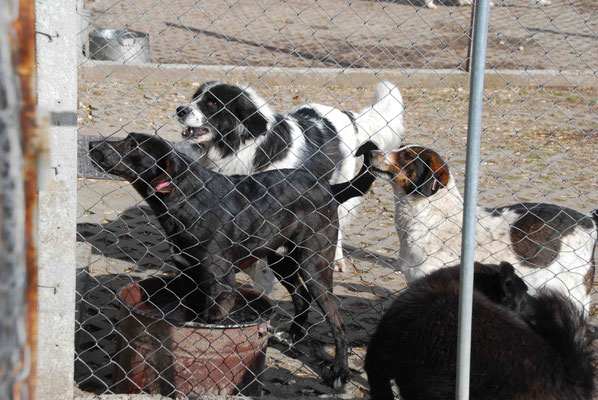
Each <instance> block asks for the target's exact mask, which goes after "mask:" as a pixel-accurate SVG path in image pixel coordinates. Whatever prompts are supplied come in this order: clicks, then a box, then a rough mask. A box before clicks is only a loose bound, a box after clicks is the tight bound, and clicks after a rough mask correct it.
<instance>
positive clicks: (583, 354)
mask: <svg viewBox="0 0 598 400" xmlns="http://www.w3.org/2000/svg"><path fill="white" fill-rule="evenodd" d="M536 300H537V301H536V303H535V306H534V308H535V313H534V315H533V318H532V321H530V325H531V326H532V328H533V329H534V330H535V331H536V332H537V333H538V334H539V335H540V336H542V337H543V338H544V339H545V340H546V341H547V342H548V343H549V344H550V345H551V346H552V347H553V348H554V349H555V350H556V351H557V352H558V353H559V354H560V355H561V357H562V360H563V365H564V367H565V371H566V373H567V375H568V376H569V377H570V379H571V382H574V383H575V386H577V388H578V390H580V391H582V392H585V393H592V392H593V389H594V368H593V361H594V355H593V351H592V344H591V341H590V338H589V336H588V335H587V334H588V326H589V325H588V322H587V319H586V317H585V316H584V314H583V312H582V311H580V310H579V308H578V307H577V306H576V305H575V304H574V303H573V302H572V301H571V300H569V299H568V298H566V297H565V296H564V295H562V294H560V293H558V292H556V291H554V290H550V289H541V290H540V291H539V293H538V296H537V297H536ZM590 397H591V396H589V395H588V396H587V398H590ZM584 398H586V397H584Z"/></svg>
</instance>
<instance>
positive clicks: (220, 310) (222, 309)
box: [203, 261, 236, 322]
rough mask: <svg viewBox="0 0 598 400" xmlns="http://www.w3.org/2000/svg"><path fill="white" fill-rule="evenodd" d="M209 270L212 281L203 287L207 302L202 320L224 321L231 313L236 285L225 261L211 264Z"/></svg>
mask: <svg viewBox="0 0 598 400" xmlns="http://www.w3.org/2000/svg"><path fill="white" fill-rule="evenodd" d="M210 269H211V271H210V273H209V274H210V275H211V276H212V279H211V280H209V281H208V282H207V283H205V284H204V285H203V286H204V291H205V292H206V293H207V294H208V302H209V305H208V308H207V309H206V310H205V313H204V319H205V320H206V321H207V322H214V321H220V320H223V319H225V318H226V317H228V315H229V314H230V312H231V311H232V309H233V307H234V305H235V300H236V295H235V286H236V285H235V272H234V269H233V267H232V264H230V263H227V262H225V261H223V262H218V263H213V264H211V267H210Z"/></svg>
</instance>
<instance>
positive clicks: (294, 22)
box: [87, 0, 598, 71]
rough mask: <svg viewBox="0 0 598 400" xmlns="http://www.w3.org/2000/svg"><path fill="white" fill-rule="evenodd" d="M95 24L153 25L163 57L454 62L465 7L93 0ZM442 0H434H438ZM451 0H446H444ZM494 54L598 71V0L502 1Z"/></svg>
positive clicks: (348, 63) (399, 0) (524, 63)
mask: <svg viewBox="0 0 598 400" xmlns="http://www.w3.org/2000/svg"><path fill="white" fill-rule="evenodd" d="M87 3H88V7H89V8H90V9H91V10H92V13H93V14H92V23H93V24H94V25H95V26H97V27H102V28H122V27H128V28H130V29H134V30H139V31H142V32H148V33H149V34H150V41H151V57H152V61H154V62H160V63H185V64H186V63H194V64H216V65H221V64H229V65H251V66H256V65H266V66H273V65H275V66H304V67H310V66H311V67H331V66H332V67H342V68H346V67H353V68H457V67H460V66H462V65H463V60H464V58H465V55H466V53H467V47H468V36H469V21H470V8H469V7H454V6H440V7H439V8H438V9H436V10H429V9H426V8H424V7H419V6H418V5H419V4H421V2H418V0H413V1H412V0H382V1H372V0H358V1H344V0H318V1H315V0H309V1H304V0H259V1H254V0H225V1H206V0H173V1H166V0H87ZM437 3H438V2H437ZM447 3H448V4H450V1H447ZM495 3H496V4H497V6H496V7H494V8H493V9H492V12H491V25H490V31H489V49H490V52H489V54H488V62H489V65H490V66H491V67H495V68H513V69H529V68H531V69H557V70H561V69H588V70H594V71H595V70H596V69H597V66H598V55H597V53H596V51H593V50H592V49H594V50H595V44H593V43H595V41H596V39H597V38H598V36H596V31H597V30H598V29H597V28H598V21H597V19H596V12H597V11H598V3H596V2H595V1H593V0H553V1H552V3H553V4H552V5H551V6H548V7H534V6H532V5H531V4H532V3H533V0H532V1H531V2H530V1H528V0H504V1H501V0H497V1H495Z"/></svg>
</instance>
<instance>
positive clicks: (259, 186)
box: [89, 133, 374, 387]
mask: <svg viewBox="0 0 598 400" xmlns="http://www.w3.org/2000/svg"><path fill="white" fill-rule="evenodd" d="M365 146H367V144H366V145H365ZM89 149H90V155H91V158H92V159H93V160H94V162H95V163H96V164H97V165H98V166H100V167H101V168H102V169H103V170H104V171H106V172H108V173H111V174H115V175H118V176H120V177H122V178H124V179H126V180H127V181H129V182H130V183H131V184H132V185H133V187H134V188H135V190H136V191H137V192H138V193H139V194H140V195H141V197H142V198H143V199H144V200H145V201H146V202H147V203H148V204H149V206H150V207H151V208H152V211H153V212H154V214H155V215H156V217H157V218H158V220H159V221H160V224H161V225H162V228H163V229H164V231H165V233H166V235H167V237H168V239H169V240H170V241H171V242H172V243H173V245H174V246H175V249H176V251H177V252H178V253H179V254H180V256H179V259H183V260H184V262H181V263H180V265H182V266H183V267H184V268H183V273H184V275H185V276H186V277H188V278H191V279H192V281H193V282H195V283H196V286H195V287H193V289H192V290H190V292H189V293H186V294H185V297H183V298H182V299H181V301H182V302H183V304H184V305H185V306H186V307H187V309H188V310H196V309H197V310H200V315H199V318H200V319H201V320H204V321H208V322H211V321H218V320H221V319H223V318H225V317H226V316H227V315H228V313H229V312H230V310H231V308H232V306H233V305H234V300H235V295H234V292H235V288H236V283H235V273H236V272H237V271H239V270H243V269H245V268H248V267H250V266H251V265H252V264H254V263H255V262H257V260H258V259H266V260H268V262H269V267H270V268H272V270H273V271H274V272H275V273H276V276H277V278H278V279H279V280H280V281H281V283H282V284H283V286H284V287H285V288H286V289H287V290H288V291H289V293H290V295H291V298H292V301H293V305H294V307H295V317H294V319H293V323H292V325H291V337H292V338H293V340H294V341H296V340H299V339H301V338H303V337H304V336H305V334H306V333H307V326H306V324H307V323H308V320H307V317H308V312H309V309H310V303H311V302H312V301H313V302H315V303H317V304H318V306H319V307H320V309H321V311H322V313H323V315H324V316H325V317H326V319H327V320H328V322H329V324H330V327H331V330H332V334H333V336H334V340H335V344H336V356H335V361H334V364H333V366H332V371H331V374H330V376H328V378H329V381H330V383H331V384H332V385H333V386H335V387H340V386H342V384H343V383H344V382H345V381H346V379H347V377H348V374H349V369H348V364H347V362H348V361H347V343H346V339H345V335H344V328H343V322H342V318H341V316H340V314H339V312H338V309H337V307H336V304H335V302H334V301H333V299H332V297H331V295H332V278H333V268H332V263H333V261H334V251H335V250H334V247H335V244H336V240H337V238H338V236H337V235H338V212H337V208H338V205H339V203H340V202H342V201H346V200H348V199H350V198H351V197H353V196H355V195H363V193H364V191H367V189H368V188H369V186H370V185H371V184H372V183H373V181H374V178H373V176H371V175H370V174H368V173H367V171H366V170H367V164H368V158H367V156H366V157H365V158H364V168H363V169H362V171H361V172H363V173H360V174H359V175H358V176H357V177H356V178H355V179H354V180H352V181H351V182H349V183H343V184H338V185H329V184H328V182H320V181H319V180H318V179H316V178H314V177H313V176H312V174H311V173H310V172H308V171H305V170H303V169H281V170H275V171H267V172H263V173H258V174H254V175H250V176H247V175H236V176H224V175H221V174H218V173H216V172H214V171H211V170H209V169H206V168H203V167H201V166H200V165H198V163H197V162H196V161H195V160H192V159H189V158H188V157H187V156H186V155H185V154H183V153H181V152H179V151H177V150H176V149H175V148H174V146H173V145H172V144H171V143H169V142H167V141H165V140H163V139H161V138H160V137H158V136H149V135H144V134H141V133H131V134H129V135H128V136H127V137H126V138H125V139H122V140H118V141H111V142H107V141H97V142H90V143H89ZM359 187H361V188H363V191H361V190H358V189H357V188H359ZM281 247H282V248H284V249H285V250H286V254H285V255H284V256H281V255H280V254H278V253H276V251H275V250H276V249H278V248H281Z"/></svg>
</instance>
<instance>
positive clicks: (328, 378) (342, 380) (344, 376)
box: [323, 365, 350, 391]
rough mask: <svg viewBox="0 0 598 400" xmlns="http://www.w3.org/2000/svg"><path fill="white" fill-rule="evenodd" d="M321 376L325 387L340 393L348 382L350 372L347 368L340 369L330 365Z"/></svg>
mask: <svg viewBox="0 0 598 400" xmlns="http://www.w3.org/2000/svg"><path fill="white" fill-rule="evenodd" d="M323 376H324V380H325V382H326V384H327V385H329V386H331V387H332V388H333V389H334V390H336V391H341V390H342V389H343V388H344V387H345V384H346V383H347V382H348V381H349V376H350V372H349V368H347V367H342V368H341V367H336V366H335V365H332V366H330V367H329V368H328V369H327V370H326V371H324V373H323Z"/></svg>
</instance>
